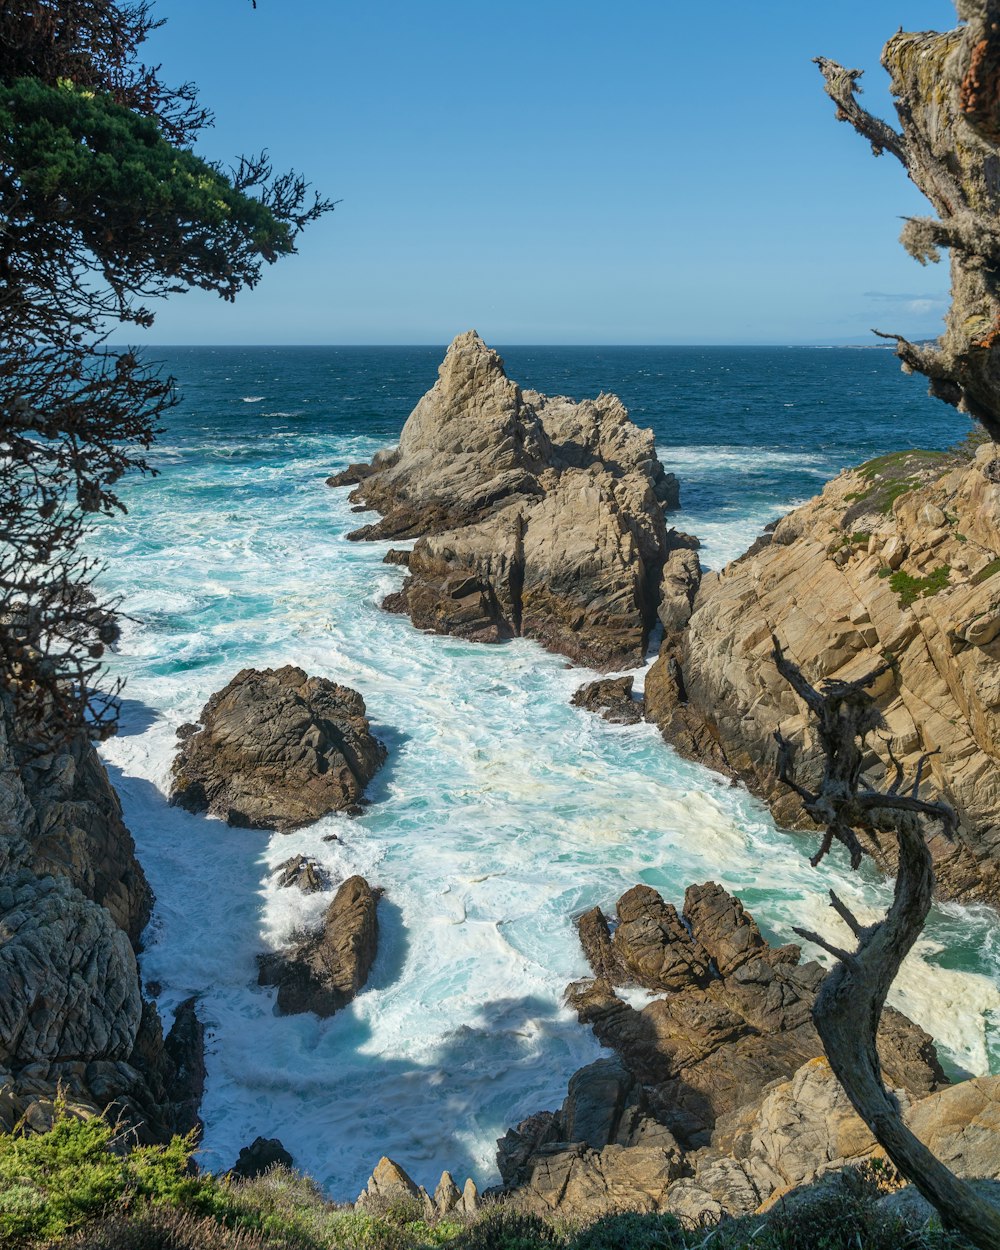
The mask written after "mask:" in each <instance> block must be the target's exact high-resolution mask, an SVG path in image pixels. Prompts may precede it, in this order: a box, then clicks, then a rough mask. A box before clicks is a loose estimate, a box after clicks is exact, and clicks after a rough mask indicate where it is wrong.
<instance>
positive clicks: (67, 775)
mask: <svg viewBox="0 0 1000 1250" xmlns="http://www.w3.org/2000/svg"><path fill="white" fill-rule="evenodd" d="M20 868H30V869H31V870H32V871H33V872H35V873H36V874H38V875H40V876H45V875H48V874H50V873H51V874H53V875H55V876H60V877H65V878H66V879H67V880H68V881H70V882H71V883H72V884H73V885H75V886H76V887H77V888H78V889H79V890H80V891H81V892H82V893H83V894H84V895H85V896H86V897H87V898H89V899H92V900H93V901H94V902H95V903H100V904H101V905H102V906H103V907H106V908H107V910H108V911H109V912H110V913H111V916H112V918H113V919H114V921H115V923H116V924H117V925H119V927H120V928H122V929H123V930H124V931H125V932H126V933H127V934H128V936H129V939H130V940H131V942H132V944H133V946H135V947H136V948H138V945H139V941H140V935H141V934H142V930H143V929H144V928H145V927H146V923H147V921H148V920H149V914H150V910H151V908H152V903H153V894H152V891H151V890H150V888H149V884H148V882H147V881H146V877H145V874H144V873H143V871H142V868H141V866H140V864H139V862H138V860H137V859H136V855H135V843H134V842H133V840H132V835H131V833H129V831H128V829H127V828H126V826H125V822H124V820H123V819H122V809H121V803H120V802H119V800H118V796H117V794H115V792H114V789H113V788H112V786H111V783H110V781H109V780H108V775H107V772H106V771H105V768H104V765H103V764H102V763H101V761H100V759H99V758H98V756H97V752H96V750H95V749H94V745H93V743H92V742H91V741H90V740H89V739H88V738H87V736H86V734H84V733H82V732H79V731H78V732H76V733H74V734H72V735H70V736H69V737H67V738H65V739H59V738H53V739H52V741H50V742H47V743H45V744H44V745H39V744H34V745H32V744H31V743H28V742H25V741H24V740H23V739H22V735H21V734H19V732H18V730H17V727H16V725H15V722H14V718H13V716H12V715H11V714H10V712H9V710H8V709H7V708H6V707H5V706H4V705H3V703H2V701H0V873H3V872H12V871H15V870H17V869H20Z"/></svg>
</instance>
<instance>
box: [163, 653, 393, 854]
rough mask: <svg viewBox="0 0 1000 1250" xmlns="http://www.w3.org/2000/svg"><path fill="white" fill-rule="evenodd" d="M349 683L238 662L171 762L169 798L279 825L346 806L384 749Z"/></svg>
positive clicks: (238, 821)
mask: <svg viewBox="0 0 1000 1250" xmlns="http://www.w3.org/2000/svg"><path fill="white" fill-rule="evenodd" d="M365 711H366V709H365V702H364V699H363V698H362V697H361V695H360V694H358V692H357V691H356V690H351V689H350V688H349V687H347V686H338V685H337V684H336V683H334V682H332V681H328V680H327V679H326V678H324V677H308V676H307V675H306V674H305V673H304V672H303V671H302V669H301V668H295V667H294V666H293V665H290V664H289V665H286V666H285V667H284V668H278V669H270V668H269V669H263V670H260V669H252V668H246V669H243V670H242V671H241V672H239V673H237V675H236V676H235V677H234V678H233V680H232V681H231V682H230V683H229V684H228V685H227V686H226V687H225V688H224V689H222V690H220V691H218V692H217V693H216V694H213V695H212V697H211V698H210V699H209V701H208V702H207V703H206V704H205V707H204V708H203V710H202V713H201V729H200V730H198V731H197V732H195V733H189V734H187V735H186V736H185V737H184V738H183V740H182V742H181V747H180V750H179V751H178V754H177V758H176V760H175V761H174V766H173V784H172V787H171V791H170V801H171V803H174V804H176V805H178V806H180V807H184V808H186V809H187V810H188V811H192V812H203V811H208V812H211V813H212V815H214V816H221V817H222V818H223V819H224V820H226V821H228V823H229V824H231V825H237V826H240V827H243V828H250V829H277V830H279V831H280V832H283V833H284V832H287V831H288V830H291V829H295V828H297V827H299V826H300V825H306V824H309V823H311V822H312V821H315V820H318V819H319V818H320V817H321V816H325V815H327V814H328V813H329V812H334V811H341V810H344V809H345V808H346V809H351V808H353V807H355V806H356V805H357V803H358V801H359V800H360V799H361V797H362V794H363V792H364V788H365V786H366V785H367V784H368V782H369V781H370V780H371V778H372V777H373V776H374V775H375V773H376V772H377V771H378V769H379V768H380V767H381V766H382V764H383V763H384V762H385V759H386V754H387V752H386V749H385V747H384V746H383V745H382V743H381V742H379V741H378V739H377V738H375V737H374V736H373V735H372V733H371V729H370V727H369V723H368V719H367V717H366V715H365Z"/></svg>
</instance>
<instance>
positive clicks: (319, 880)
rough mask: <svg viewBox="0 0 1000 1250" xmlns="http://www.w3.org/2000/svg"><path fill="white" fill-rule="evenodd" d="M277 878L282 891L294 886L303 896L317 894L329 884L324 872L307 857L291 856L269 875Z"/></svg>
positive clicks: (313, 860)
mask: <svg viewBox="0 0 1000 1250" xmlns="http://www.w3.org/2000/svg"><path fill="white" fill-rule="evenodd" d="M271 875H272V876H276V877H277V878H278V885H279V886H281V887H282V888H283V889H288V887H289V886H295V887H296V889H299V890H301V891H302V893H303V894H317V893H319V891H320V890H325V889H326V887H327V885H328V884H329V877H328V876H327V873H326V870H325V869H324V868H323V867H322V865H321V864H319V863H317V861H316V860H315V859H312V858H310V857H309V856H308V855H293V856H292V857H291V859H286V860H285V861H284V863H281V864H279V865H278V866H277V868H275V870H274V872H273V873H272V874H271Z"/></svg>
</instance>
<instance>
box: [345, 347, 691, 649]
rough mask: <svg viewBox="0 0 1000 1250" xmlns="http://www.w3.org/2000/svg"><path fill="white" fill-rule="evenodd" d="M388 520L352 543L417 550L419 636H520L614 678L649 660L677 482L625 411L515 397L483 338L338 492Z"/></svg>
mask: <svg viewBox="0 0 1000 1250" xmlns="http://www.w3.org/2000/svg"><path fill="white" fill-rule="evenodd" d="M330 483H331V484H332V485H337V486H341V485H347V484H355V486H356V489H355V490H354V492H353V493H352V495H351V499H352V501H355V502H357V503H361V504H364V505H366V506H367V507H369V508H373V509H375V510H377V511H379V512H381V513H382V514H383V515H382V519H381V520H380V521H377V522H375V523H374V524H372V525H366V526H364V527H363V528H362V529H360V530H357V531H356V532H355V533H353V534H351V535H350V536H349V537H351V538H356V539H386V538H410V537H417V538H418V542H417V543H416V545H415V546H414V548H413V550H412V552H410V555H409V559H408V561H407V563H408V570H409V574H408V577H407V580H406V582H405V584H404V587H403V590H402V591H400V592H399V593H398V594H396V595H392V596H390V597H389V598H388V599H387V600H386V604H385V606H386V607H387V608H389V609H390V610H398V611H405V612H408V613H409V614H410V616H411V617H412V619H413V623H414V625H416V626H417V627H418V628H420V629H429V630H434V631H436V632H438V633H448V634H457V635H459V636H460V637H463V638H470V639H474V640H476V641H479V642H498V641H500V640H502V639H506V638H513V637H515V636H518V635H523V636H524V637H528V638H536V639H538V641H539V642H541V643H542V644H543V645H544V646H546V647H548V648H550V649H551V650H554V651H559V652H562V653H563V654H564V655H567V656H569V657H570V659H572V660H574V661H576V662H578V663H585V664H590V665H593V666H594V667H596V668H600V669H604V670H608V669H614V668H625V667H629V666H633V665H635V664H638V663H640V662H641V661H642V659H643V656H644V654H645V647H646V641H647V639H648V636H649V631H650V629H651V627H652V626H653V624H654V623H655V620H656V610H657V606H658V604H659V599H660V581H661V577H662V573H663V566H664V560H665V558H666V555H667V547H668V544H667V532H666V526H665V523H664V519H663V511H664V508H676V507H677V506H678V491H677V481H676V479H675V478H674V476H673V475H672V474H668V473H665V472H664V470H663V467H662V465H661V464H660V462H659V460H658V459H657V457H656V449H655V446H654V442H653V434H652V431H651V430H640V429H638V428H637V427H636V426H635V425H633V424H632V422H631V421H630V420H629V416H628V413H627V412H626V410H625V408H624V406H623V405H622V403H621V401H620V400H618V399H617V398H616V397H615V396H613V395H601V396H599V397H598V398H597V399H596V400H585V401H583V402H582V403H579V404H578V403H574V402H573V401H571V400H569V399H566V398H563V397H555V398H550V397H548V396H545V395H540V394H539V393H538V392H536V391H522V390H521V388H520V387H519V386H518V385H517V384H516V383H514V382H511V381H510V380H509V379H508V378H507V376H506V375H505V373H504V368H503V362H502V361H501V359H500V357H499V356H498V355H497V354H496V352H494V351H492V350H490V348H488V347H487V346H486V345H485V343H483V341H482V339H480V337H479V336H478V335H477V334H476V333H475V332H474V331H469V332H467V333H465V334H460V335H459V336H458V338H456V339H455V341H454V342H453V343H452V344H451V346H450V347H449V348H448V353H447V355H446V356H445V359H444V362H443V364H442V365H441V367H440V369H439V371H438V381H437V383H436V384H435V385H434V387H433V388H432V389H431V390H430V391H428V392H427V394H426V395H424V397H423V399H421V401H420V403H419V404H418V405H417V406H416V408H415V409H414V410H413V412H412V413H411V414H410V417H409V418H408V420H407V422H406V424H405V426H404V427H403V432H402V434H401V436H400V441H399V446H398V448H396V449H395V450H393V451H391V452H382V453H380V454H379V455H378V456H376V457H375V459H374V460H373V461H372V463H371V465H368V466H357V465H355V466H352V467H351V468H350V469H348V470H346V471H345V472H344V473H342V474H339V475H337V476H335V477H333V478H331V479H330Z"/></svg>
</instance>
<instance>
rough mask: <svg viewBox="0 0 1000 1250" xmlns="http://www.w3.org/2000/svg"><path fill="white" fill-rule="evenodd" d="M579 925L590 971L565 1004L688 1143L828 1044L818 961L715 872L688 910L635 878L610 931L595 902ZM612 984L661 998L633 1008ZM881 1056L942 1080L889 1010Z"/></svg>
mask: <svg viewBox="0 0 1000 1250" xmlns="http://www.w3.org/2000/svg"><path fill="white" fill-rule="evenodd" d="M580 934H581V940H582V942H583V945H584V950H585V952H586V954H587V957H588V960H589V961H590V963H591V966H592V968H593V971H594V974H595V977H594V980H588V981H581V982H577V983H576V984H574V985H573V986H571V987H570V989H569V991H568V1000H569V1002H570V1005H571V1006H573V1007H575V1008H576V1011H577V1014H578V1015H579V1018H580V1020H581V1022H583V1023H587V1024H590V1025H591V1026H592V1027H593V1030H594V1033H595V1034H596V1036H597V1038H598V1040H599V1041H600V1042H601V1043H602V1044H603V1045H605V1046H610V1047H611V1048H612V1049H613V1050H615V1051H616V1053H617V1054H618V1055H619V1057H620V1058H621V1060H622V1062H623V1063H624V1064H625V1066H626V1068H627V1069H628V1070H629V1072H631V1074H632V1075H633V1076H634V1077H635V1078H636V1080H638V1081H639V1082H641V1083H642V1085H643V1086H644V1088H645V1089H646V1091H647V1095H648V1097H649V1100H650V1106H651V1108H652V1109H653V1112H654V1114H655V1115H656V1117H657V1118H658V1119H659V1120H660V1121H661V1122H662V1123H664V1124H665V1125H666V1126H667V1127H668V1128H669V1129H670V1130H671V1132H672V1133H673V1134H674V1136H675V1137H676V1138H677V1140H678V1141H679V1142H680V1143H681V1145H682V1146H684V1147H685V1149H690V1148H692V1147H698V1146H704V1145H706V1144H708V1142H709V1140H710V1138H711V1136H712V1133H713V1132H714V1130H715V1129H716V1126H717V1125H718V1123H719V1121H720V1119H721V1118H722V1117H724V1116H726V1115H727V1114H729V1113H731V1112H733V1111H735V1110H737V1109H738V1108H739V1107H741V1106H743V1105H744V1104H746V1103H747V1102H750V1101H751V1100H752V1099H753V1098H754V1097H755V1096H756V1094H757V1093H758V1092H759V1091H760V1090H761V1089H762V1088H763V1087H764V1086H765V1085H767V1084H768V1083H769V1082H770V1081H773V1080H778V1079H784V1078H787V1077H790V1076H791V1075H792V1073H793V1072H795V1070H796V1069H797V1068H798V1067H800V1066H801V1064H803V1063H804V1062H806V1060H808V1059H812V1058H816V1057H817V1056H819V1055H822V1053H823V1048H822V1044H821V1043H820V1040H819V1035H818V1034H817V1033H816V1030H815V1027H814V1026H813V1023H812V1017H811V1014H810V1013H811V1008H812V1005H813V1002H814V1001H815V997H816V992H817V989H818V987H819V983H820V981H821V980H822V979H823V976H824V971H823V969H822V967H821V966H820V965H819V964H817V963H814V962H810V963H805V964H803V963H800V951H799V948H798V947H797V946H781V947H777V948H772V947H770V946H769V945H768V944H767V942H766V941H765V940H764V938H763V936H762V935H761V933H760V930H759V929H758V927H757V925H756V923H755V921H754V919H753V917H752V916H750V914H749V913H748V912H746V911H745V909H744V908H743V906H742V904H741V903H740V902H739V900H738V899H735V898H733V897H732V895H730V894H728V893H727V891H725V890H724V889H723V888H722V887H721V886H719V885H717V884H715V882H711V881H710V882H707V883H706V884H705V885H701V886H690V887H689V888H688V890H687V893H686V895H685V900H684V911H683V915H678V913H677V911H676V909H675V908H674V907H673V906H672V905H671V904H669V903H665V902H664V900H663V899H662V898H661V897H660V895H659V894H658V893H657V892H656V891H655V890H654V889H652V888H651V887H649V886H635V887H634V888H633V889H631V890H629V891H628V892H627V893H625V894H623V895H622V897H621V899H620V900H619V902H618V924H617V925H616V926H615V929H614V934H613V936H612V934H611V931H610V927H609V925H608V922H607V920H606V919H605V917H604V915H603V913H602V912H601V911H600V909H597V908H595V909H594V910H593V911H591V912H588V913H587V914H586V915H584V916H583V917H581V919H580ZM619 986H639V987H642V988H644V989H646V990H648V991H650V992H651V993H657V994H661V995H662V997H659V998H655V999H653V1001H651V1002H650V1004H649V1005H648V1006H647V1007H644V1008H643V1009H642V1010H641V1011H640V1010H636V1009H635V1008H634V1007H632V1006H630V1005H629V1004H628V1003H627V1002H625V1001H624V1000H623V999H622V998H620V997H619V996H618V995H616V994H615V992H614V990H615V987H619ZM880 1055H881V1059H882V1066H883V1069H884V1071H885V1072H886V1074H887V1077H888V1079H889V1080H891V1081H892V1082H893V1083H894V1084H896V1085H898V1086H900V1087H901V1088H904V1089H908V1090H911V1091H913V1092H914V1093H916V1094H919V1095H924V1094H927V1093H930V1092H931V1091H932V1090H934V1089H936V1088H937V1086H938V1085H939V1084H944V1083H945V1076H944V1073H943V1072H942V1070H941V1067H940V1065H939V1064H938V1061H937V1057H936V1054H935V1051H934V1045H933V1042H932V1040H931V1038H930V1037H928V1036H927V1034H926V1033H924V1032H923V1030H921V1029H919V1028H918V1027H917V1026H916V1025H914V1024H912V1023H911V1022H910V1021H909V1020H907V1019H906V1018H905V1017H904V1016H902V1015H900V1013H898V1012H895V1011H892V1010H891V1009H887V1011H886V1012H885V1015H884V1017H883V1022H882V1029H881V1032H880Z"/></svg>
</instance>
